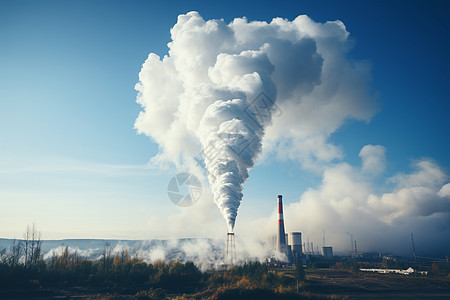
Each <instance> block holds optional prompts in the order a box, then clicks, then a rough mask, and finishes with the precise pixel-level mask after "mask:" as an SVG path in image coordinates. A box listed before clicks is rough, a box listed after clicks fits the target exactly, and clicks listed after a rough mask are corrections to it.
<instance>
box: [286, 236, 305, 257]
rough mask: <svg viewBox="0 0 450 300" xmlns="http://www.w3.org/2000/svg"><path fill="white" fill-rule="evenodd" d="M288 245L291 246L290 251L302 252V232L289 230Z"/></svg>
mask: <svg viewBox="0 0 450 300" xmlns="http://www.w3.org/2000/svg"><path fill="white" fill-rule="evenodd" d="M288 245H290V246H291V249H292V251H295V252H298V253H299V254H300V255H301V254H302V233H301V232H289V238H288Z"/></svg>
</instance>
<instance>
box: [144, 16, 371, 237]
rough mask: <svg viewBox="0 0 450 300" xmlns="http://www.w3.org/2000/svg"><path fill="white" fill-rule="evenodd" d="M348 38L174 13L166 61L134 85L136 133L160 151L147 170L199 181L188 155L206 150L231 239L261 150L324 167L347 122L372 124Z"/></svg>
mask: <svg viewBox="0 0 450 300" xmlns="http://www.w3.org/2000/svg"><path fill="white" fill-rule="evenodd" d="M348 35H349V34H348V32H347V31H346V29H345V26H344V24H343V23H342V22H340V21H334V22H327V23H325V24H321V23H315V22H314V21H312V20H311V19H309V18H308V17H307V16H305V15H302V16H299V17H297V18H296V19H295V20H293V21H288V20H286V19H282V18H275V19H273V20H272V21H271V22H270V23H267V22H257V21H254V22H248V21H247V19H246V18H237V19H234V20H233V21H232V22H230V23H229V24H227V23H225V21H224V20H208V21H205V20H204V19H203V18H202V17H201V16H200V15H199V14H198V13H197V12H189V13H187V14H185V15H180V16H179V17H178V21H177V23H176V24H175V26H174V27H173V28H172V30H171V37H172V41H171V42H170V43H169V44H168V46H169V53H168V55H166V56H164V57H163V58H162V59H161V58H160V57H159V56H157V55H156V54H154V53H151V54H150V55H149V56H148V59H147V60H146V61H145V63H144V64H143V66H142V70H141V72H140V74H139V83H138V84H137V85H136V90H137V91H138V98H137V101H138V103H139V104H140V105H141V106H142V107H143V109H144V110H143V111H142V112H141V113H140V114H139V117H138V118H137V120H136V123H135V128H136V129H137V130H138V132H139V133H143V134H146V135H148V136H150V137H152V138H153V139H154V140H155V141H156V142H157V143H158V145H159V147H160V152H159V154H158V155H157V156H156V157H154V158H153V159H152V162H153V163H154V164H163V165H164V164H166V163H167V162H170V163H173V164H175V165H176V166H177V167H184V168H188V169H190V170H191V172H196V173H197V174H198V169H197V167H198V166H197V164H196V162H195V160H194V157H195V156H196V155H198V154H199V153H200V152H202V153H203V156H204V161H205V164H206V169H207V171H208V180H209V182H210V184H211V189H212V193H213V198H214V202H215V203H216V204H217V206H218V207H219V209H220V211H221V213H222V215H223V217H224V218H225V220H226V223H227V226H228V230H229V231H231V232H232V231H233V230H234V225H235V220H236V216H237V211H238V207H239V205H240V201H241V199H242V196H243V195H242V184H243V183H244V182H245V181H246V180H247V178H248V171H249V169H251V168H252V167H253V166H254V164H255V160H256V159H257V158H258V156H259V155H260V154H261V152H262V151H263V148H264V153H265V155H267V154H268V153H271V152H274V153H277V155H278V156H279V157H280V158H283V159H286V158H288V159H296V160H297V159H298V160H299V161H300V162H301V163H302V164H303V166H305V167H311V168H316V167H317V166H319V167H320V165H321V164H322V163H323V162H329V161H331V160H333V159H336V158H340V157H341V153H340V150H339V149H338V148H336V147H335V146H333V145H330V144H327V138H328V136H329V135H330V134H331V133H332V132H334V131H335V130H336V129H337V128H338V127H339V126H340V125H341V124H342V123H343V122H344V120H345V119H347V118H349V117H350V118H356V119H360V120H368V119H369V118H370V117H371V116H372V114H373V112H374V107H373V101H371V99H370V98H369V97H367V91H366V82H367V76H366V75H367V73H368V72H367V67H366V66H365V65H364V64H357V65H355V64H351V63H350V62H348V61H347V59H346V58H345V54H346V52H347V51H348V49H349V45H348ZM280 115H281V116H282V117H279V116H280Z"/></svg>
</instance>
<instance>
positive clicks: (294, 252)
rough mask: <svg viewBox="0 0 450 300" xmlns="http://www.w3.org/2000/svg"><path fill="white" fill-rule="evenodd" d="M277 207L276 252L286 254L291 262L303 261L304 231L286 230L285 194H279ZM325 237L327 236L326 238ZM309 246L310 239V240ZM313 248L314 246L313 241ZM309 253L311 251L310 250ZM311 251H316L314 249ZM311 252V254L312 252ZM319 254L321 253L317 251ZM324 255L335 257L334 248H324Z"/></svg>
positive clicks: (280, 254)
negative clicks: (284, 213) (287, 231)
mask: <svg viewBox="0 0 450 300" xmlns="http://www.w3.org/2000/svg"><path fill="white" fill-rule="evenodd" d="M277 207H278V230H277V236H276V239H272V241H274V242H275V245H274V246H275V247H274V248H275V252H276V254H277V255H276V256H277V257H280V256H281V257H282V256H285V257H286V259H287V260H288V261H289V263H294V264H296V263H298V262H299V261H302V258H303V254H304V253H303V251H302V245H303V244H302V233H301V232H289V233H286V232H285V228H284V215H283V196H282V195H278V197H277ZM324 239H325V238H324ZM308 248H309V241H308ZM311 248H313V246H312V243H311ZM308 253H309V252H308ZM311 253H314V251H312V252H311ZM311 253H309V254H311ZM316 254H317V255H319V253H318V252H317V253H316ZM322 255H323V256H324V257H325V258H332V257H333V248H332V247H325V244H324V247H323V248H322Z"/></svg>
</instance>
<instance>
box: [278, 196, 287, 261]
mask: <svg viewBox="0 0 450 300" xmlns="http://www.w3.org/2000/svg"><path fill="white" fill-rule="evenodd" d="M276 250H277V251H279V252H283V253H286V252H287V247H286V235H285V231H284V218H283V196H282V195H278V236H277V248H276Z"/></svg>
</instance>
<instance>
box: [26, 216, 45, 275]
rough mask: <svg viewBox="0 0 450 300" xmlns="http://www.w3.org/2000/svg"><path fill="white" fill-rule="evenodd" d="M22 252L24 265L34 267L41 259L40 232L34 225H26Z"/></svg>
mask: <svg viewBox="0 0 450 300" xmlns="http://www.w3.org/2000/svg"><path fill="white" fill-rule="evenodd" d="M23 242H24V252H25V253H24V254H25V262H24V263H25V267H26V268H31V269H35V268H37V267H38V266H39V264H40V263H41V262H42V260H43V255H42V242H41V233H40V232H39V231H37V230H36V226H35V224H34V223H33V226H32V227H30V225H27V230H26V232H25V233H24V241H23Z"/></svg>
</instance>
